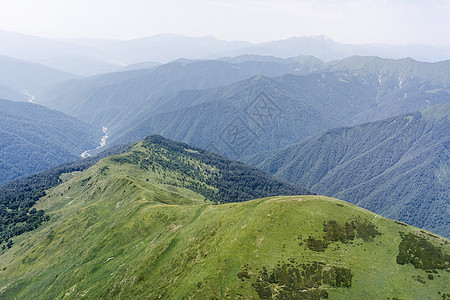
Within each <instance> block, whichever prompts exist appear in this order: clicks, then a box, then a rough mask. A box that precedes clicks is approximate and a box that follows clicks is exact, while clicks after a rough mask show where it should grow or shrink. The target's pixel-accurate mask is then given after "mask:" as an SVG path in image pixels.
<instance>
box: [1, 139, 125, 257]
mask: <svg viewBox="0 0 450 300" xmlns="http://www.w3.org/2000/svg"><path fill="white" fill-rule="evenodd" d="M126 149H128V146H117V147H113V148H111V149H109V150H106V151H104V152H102V153H101V154H99V155H97V156H94V157H89V158H86V159H83V160H79V161H75V162H71V163H66V164H63V165H61V166H58V167H55V168H52V169H50V170H47V171H44V172H41V173H38V174H35V175H31V176H28V177H26V178H22V179H17V180H14V181H12V182H10V183H7V184H5V185H3V186H1V187H0V244H2V248H3V249H5V248H10V247H11V246H12V240H11V238H12V237H14V236H17V235H20V234H22V233H24V232H27V231H31V230H33V229H35V228H37V227H38V226H39V225H40V224H41V223H42V222H44V221H47V220H48V219H49V217H48V216H47V215H46V214H45V213H44V211H43V210H36V209H35V208H32V207H33V205H34V204H35V203H36V201H37V200H39V198H41V197H43V196H45V190H47V189H49V188H51V187H54V186H56V185H58V184H59V183H60V182H61V179H60V175H61V174H64V173H69V172H75V171H83V170H85V169H87V168H89V167H90V166H92V165H94V164H95V163H96V162H98V161H99V160H100V159H102V158H104V157H107V156H110V155H114V154H118V153H122V152H123V151H125V150H126Z"/></svg>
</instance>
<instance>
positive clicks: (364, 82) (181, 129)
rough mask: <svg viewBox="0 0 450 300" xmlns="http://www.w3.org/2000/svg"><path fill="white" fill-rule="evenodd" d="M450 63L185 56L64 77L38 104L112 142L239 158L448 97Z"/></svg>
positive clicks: (378, 59) (420, 107)
mask: <svg viewBox="0 0 450 300" xmlns="http://www.w3.org/2000/svg"><path fill="white" fill-rule="evenodd" d="M449 63H450V61H443V62H439V63H433V64H431V63H423V62H418V61H414V60H411V59H401V60H387V59H381V58H377V57H358V56H355V57H350V58H347V59H344V60H341V61H334V62H331V63H328V64H325V63H323V62H322V61H320V60H318V59H316V58H312V57H298V58H294V59H286V60H282V59H274V58H271V57H258V56H244V57H238V58H235V59H228V60H226V61H186V60H182V61H179V62H173V63H170V64H166V65H162V66H159V67H156V68H152V69H148V70H139V71H130V72H120V73H113V74H108V75H101V76H97V77H91V78H87V79H81V80H73V81H67V82H63V83H61V84H57V85H55V86H53V87H51V88H49V89H47V90H45V91H43V92H42V93H40V94H39V95H37V96H36V97H37V100H36V101H37V103H41V104H43V105H46V106H49V107H51V108H53V109H58V110H61V111H63V112H66V113H68V114H72V115H73V116H75V117H77V118H80V119H81V120H83V121H86V122H90V123H92V124H94V125H96V126H107V127H108V128H109V129H110V130H111V139H110V142H111V143H112V144H117V143H124V142H134V141H137V140H139V139H142V138H144V137H145V136H147V135H149V134H154V133H155V134H162V135H164V136H166V137H168V138H171V139H175V140H178V141H182V142H186V143H189V144H192V145H195V146H198V147H203V148H207V149H210V150H214V151H218V152H220V153H222V154H224V155H226V156H229V157H233V158H240V157H244V156H246V155H249V154H252V153H256V152H259V151H265V150H272V149H277V148H280V147H284V146H288V145H290V144H293V143H295V142H299V141H301V140H303V139H306V138H308V137H311V136H312V135H314V134H317V133H319V132H321V131H323V130H326V129H329V128H336V127H340V126H349V125H355V124H361V123H364V122H367V121H373V120H381V119H384V118H388V117H392V116H395V115H399V114H402V113H406V112H413V111H418V110H421V109H425V108H427V107H429V106H433V105H436V104H439V103H445V102H448V101H449V99H450V97H449V89H448V87H449V82H450V72H449V70H450V67H449ZM286 73H288V74H286ZM255 74H263V75H255ZM280 74H284V75H281V76H280ZM252 76H253V77H252ZM249 77H250V78H249ZM239 80H240V81H239ZM261 114H265V116H262V115H261ZM233 128H237V129H239V131H240V132H243V135H242V137H241V138H242V139H243V140H245V142H243V143H242V144H241V145H237V144H235V143H234V139H233V138H232V137H228V138H227V137H226V135H227V134H228V131H229V130H230V129H233ZM299 128H301V130H299Z"/></svg>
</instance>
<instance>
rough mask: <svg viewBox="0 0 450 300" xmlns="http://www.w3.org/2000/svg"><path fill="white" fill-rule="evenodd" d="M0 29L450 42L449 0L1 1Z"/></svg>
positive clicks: (116, 35) (60, 34) (110, 35)
mask: <svg viewBox="0 0 450 300" xmlns="http://www.w3.org/2000/svg"><path fill="white" fill-rule="evenodd" d="M0 30H6V31H14V32H19V33H25V34H30V35H37V36H41V37H48V38H74V37H87V38H107V39H131V38H138V37H144V36H150V35H155V34H159V33H176V34H182V35H187V36H204V35H212V36H215V37H216V38H219V39H224V40H247V41H251V42H262V41H268V40H279V39H285V38H288V37H292V36H311V35H320V34H323V35H325V36H327V37H330V38H332V39H334V40H336V41H339V42H346V43H389V44H428V45H441V46H450V0H278V1H276V0H240V1H239V0H228V1H227V0H185V1H181V0H161V1H154V0H0Z"/></svg>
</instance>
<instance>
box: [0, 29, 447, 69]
mask: <svg viewBox="0 0 450 300" xmlns="http://www.w3.org/2000/svg"><path fill="white" fill-rule="evenodd" d="M449 53H450V48H448V47H434V46H425V45H404V46H399V45H374V44H365V45H351V44H345V43H339V42H336V41H334V40H332V39H330V38H327V37H325V36H310V37H292V38H289V39H285V40H279V41H269V42H263V43H258V44H253V43H249V42H245V41H223V40H218V39H216V38H214V37H211V36H205V37H186V36H181V35H175V34H160V35H155V36H150V37H143V38H138V39H131V40H102V39H69V40H52V39H46V38H41V37H36V36H29V35H24V34H19V33H14V32H8V31H1V30H0V55H6V56H11V57H14V58H18V59H24V60H28V61H33V62H37V63H41V64H44V65H46V66H49V67H53V68H57V69H60V70H63V71H66V72H69V73H73V74H78V75H95V74H101V73H108V72H113V71H119V70H121V69H122V68H123V67H124V66H126V65H129V64H136V63H143V62H148V61H153V62H158V63H167V62H169V61H172V60H176V59H179V58H181V57H184V58H188V59H212V58H214V59H217V58H220V57H225V56H238V55H242V54H251V55H268V56H277V57H282V58H288V57H295V56H299V55H311V56H315V57H318V58H319V59H322V60H324V61H327V62H328V61H331V60H336V59H343V58H345V57H348V56H351V55H362V56H380V57H385V58H394V59H399V58H404V57H412V58H414V59H416V60H421V61H428V62H436V61H441V60H445V59H448V57H449Z"/></svg>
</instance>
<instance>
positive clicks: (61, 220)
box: [0, 154, 450, 299]
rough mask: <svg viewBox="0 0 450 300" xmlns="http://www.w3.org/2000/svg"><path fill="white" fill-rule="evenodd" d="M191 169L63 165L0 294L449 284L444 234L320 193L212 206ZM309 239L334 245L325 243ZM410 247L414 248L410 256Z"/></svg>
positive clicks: (193, 295)
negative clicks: (40, 221) (43, 217)
mask: <svg viewBox="0 0 450 300" xmlns="http://www.w3.org/2000/svg"><path fill="white" fill-rule="evenodd" d="M126 155H128V154H123V155H121V156H118V157H125V156H126ZM116 158H117V157H116ZM182 175H183V176H184V180H185V181H194V180H196V176H194V175H195V174H194V175H189V174H187V173H180V172H176V171H174V170H170V169H166V170H163V169H158V168H155V171H153V170H152V169H151V168H150V169H148V170H146V169H145V168H139V167H136V165H135V164H133V163H123V162H120V163H119V162H118V161H117V160H116V159H115V158H114V157H113V158H107V159H104V160H102V161H100V162H99V163H97V164H96V165H95V166H93V167H91V168H90V169H88V170H86V171H84V172H81V173H76V174H75V175H71V174H70V175H69V176H64V178H69V179H68V180H67V181H65V182H64V183H62V184H61V185H59V186H57V187H55V188H53V189H51V190H49V191H48V193H47V196H45V197H44V198H42V199H41V200H40V201H39V202H38V205H37V208H38V209H44V210H45V211H46V212H47V213H48V214H49V216H50V218H51V219H50V221H49V222H47V223H46V224H45V225H44V226H43V227H41V228H39V229H37V230H36V231H35V232H33V233H26V234H24V235H22V236H20V237H19V238H18V240H17V241H16V243H15V245H14V246H13V247H12V248H11V249H10V250H8V251H6V252H4V253H3V254H2V255H1V256H0V265H1V266H2V268H1V269H0V298H2V299H3V298H6V299H15V298H17V299H30V298H35V299H59V298H68V299H71V298H77V299H78V298H86V299H100V298H103V299H133V298H134V299H157V298H161V299H182V298H185V299H214V298H215V299H227V298H230V299H258V298H260V299H272V298H275V299H320V298H323V297H325V296H328V297H329V298H330V299H367V298H371V299H379V298H384V299H386V298H390V299H392V298H400V299H413V298H416V299H427V298H431V299H441V298H442V295H444V294H449V293H450V291H449V290H448V287H447V283H448V280H449V275H448V274H449V273H448V264H449V260H448V253H449V250H450V246H449V244H448V240H446V239H444V238H441V237H438V236H434V235H431V234H428V233H427V232H424V231H420V230H418V229H416V228H413V227H411V226H406V225H404V224H401V223H399V222H394V221H392V220H388V219H384V218H381V217H380V216H378V215H376V214H373V213H371V212H368V211H366V210H363V209H361V208H358V207H356V206H353V205H351V204H348V203H346V202H343V201H340V200H337V199H333V198H327V197H322V196H290V197H288V196H283V197H270V198H263V199H257V200H252V201H247V202H240V203H229V204H222V205H212V204H210V203H205V197H204V196H203V195H201V194H200V193H197V192H195V191H193V190H191V189H188V188H186V187H183V186H182V185H181V183H182V181H183V180H182V178H181V177H182ZM207 187H208V188H211V189H214V187H213V186H212V185H208V186H207ZM346 224H351V225H346ZM341 227H345V228H346V231H345V232H346V235H345V237H342V236H341V235H340V233H339V232H340V231H339V230H336V229H340V228H341ZM405 237H408V238H407V239H405ZM411 237H412V238H411ZM312 239H314V240H315V241H321V243H323V244H326V247H323V249H317V248H316V247H314V246H313V245H312V244H311V240H312ZM405 240H406V242H405ZM422 240H423V241H422ZM418 243H424V245H427V247H430V249H433V251H431V252H429V253H434V256H433V257H434V258H435V259H434V261H433V262H432V263H431V264H429V265H428V264H427V267H426V268H418V267H415V266H414V265H413V264H412V263H410V262H409V261H410V260H411V259H412V260H413V261H417V260H420V259H422V258H423V257H424V256H426V255H427V253H425V254H423V253H420V251H416V250H414V249H413V248H414V247H415V246H416V245H417V244H418ZM408 247H409V248H408ZM410 248H411V249H413V251H408V249H410ZM401 249H406V252H407V253H412V254H411V255H412V256H411V257H406V256H405V257H404V256H402V257H401V260H400V262H401V263H402V264H400V263H398V262H397V257H398V256H399V254H400V253H401V252H400V250H401ZM402 251H403V250H402ZM408 259H409V260H408ZM429 275H432V277H433V278H432V279H429V277H428V276H429Z"/></svg>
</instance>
